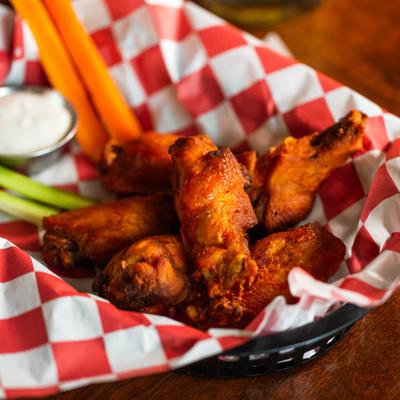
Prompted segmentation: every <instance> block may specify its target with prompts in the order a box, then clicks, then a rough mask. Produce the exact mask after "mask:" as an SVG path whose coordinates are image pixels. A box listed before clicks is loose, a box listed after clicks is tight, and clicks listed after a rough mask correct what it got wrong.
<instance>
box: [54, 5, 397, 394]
mask: <svg viewBox="0 0 400 400" xmlns="http://www.w3.org/2000/svg"><path fill="white" fill-rule="evenodd" d="M399 21H400V7H399V0H380V1H376V0H351V1H349V0H326V1H325V2H324V3H323V5H322V6H320V7H319V8H317V9H315V10H314V11H312V12H309V13H308V14H305V15H303V16H300V17H297V18H295V19H292V20H289V21H285V22H282V23H280V24H278V25H276V26H274V27H273V30H275V31H277V32H279V34H280V35H281V36H282V37H283V39H284V40H285V42H286V43H287V44H288V46H289V48H290V49H291V50H292V51H293V53H294V54H295V55H296V57H297V58H298V59H299V60H301V61H303V62H305V63H307V64H309V65H311V66H313V67H315V68H317V69H319V70H321V71H323V72H325V73H326V74H328V75H330V76H332V77H333V78H335V79H337V80H339V81H341V82H343V83H344V84H346V85H348V86H351V87H352V88H354V89H356V90H358V91H359V92H361V93H362V94H364V95H366V96H367V97H369V98H370V99H372V100H374V101H376V102H377V103H378V104H380V105H382V106H383V107H385V108H386V109H388V110H389V111H391V112H394V113H396V114H398V115H400V61H399V60H400V29H399V27H398V22H399ZM256 33H257V34H259V35H260V36H261V35H263V34H265V33H266V30H264V31H263V32H256ZM399 332H400V295H397V296H396V297H395V298H393V299H392V300H391V301H389V302H388V303H387V304H385V305H384V306H382V307H380V308H378V309H377V310H375V311H373V312H371V313H370V314H369V315H367V317H365V318H364V319H363V320H362V321H360V322H359V323H357V324H356V326H355V327H354V328H353V329H352V330H351V332H350V333H349V334H348V335H347V336H346V337H345V339H344V340H343V341H342V342H340V343H339V344H338V345H337V346H336V347H335V348H334V349H333V350H332V351H330V352H329V353H328V354H327V355H326V356H324V357H323V358H321V359H319V360H316V361H314V362H313V363H312V364H310V365H307V366H306V367H304V368H303V369H301V370H298V371H296V372H289V373H283V374H276V375H273V376H267V377H262V378H253V379H236V380H229V381H227V380H210V379H199V378H191V377H188V376H183V375H178V374H175V373H168V374H163V375H157V376H150V377H145V378H138V379H131V380H127V381H122V382H117V383H110V384H99V385H93V386H89V387H85V388H82V389H77V390H74V391H71V392H67V393H64V394H60V395H56V396H53V397H51V398H52V399H57V400H61V399H63V400H67V399H85V400H89V399H113V400H116V399H133V398H134V399H138V400H139V399H158V400H162V399H174V400H179V399H182V400H189V399H190V400H195V399H199V400H200V399H213V400H218V399H227V400H228V399H229V400H235V399H244V400H246V399H248V400H262V399H273V400H278V399H297V400H302V399H305V400H317V399H321V400H322V399H324V400H326V399H328V400H336V399H340V400H347V399H352V400H357V399H362V400H366V399H382V400H391V399H393V400H395V399H399V398H400V334H399ZM76 367H77V368H79V366H78V365H77V366H76Z"/></svg>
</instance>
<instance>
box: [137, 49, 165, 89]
mask: <svg viewBox="0 0 400 400" xmlns="http://www.w3.org/2000/svg"><path fill="white" fill-rule="evenodd" d="M131 64H132V66H133V68H134V70H135V71H136V74H137V76H138V77H139V79H140V82H141V83H142V85H143V87H144V89H145V90H146V92H147V94H153V93H154V92H156V91H157V90H160V89H162V88H164V87H165V86H167V85H169V84H170V83H171V79H170V76H169V74H168V71H167V68H166V66H165V63H164V60H163V56H162V53H161V50H160V47H159V46H153V47H150V48H149V49H147V50H144V51H143V52H142V53H141V54H140V55H139V56H137V57H134V58H133V59H132V60H131Z"/></svg>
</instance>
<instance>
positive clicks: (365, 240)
mask: <svg viewBox="0 0 400 400" xmlns="http://www.w3.org/2000/svg"><path fill="white" fill-rule="evenodd" d="M378 254H379V246H378V245H377V244H376V243H375V241H374V239H373V238H372V236H371V235H370V234H369V232H368V231H367V229H366V228H365V227H364V226H362V227H361V229H360V230H359V232H358V233H357V236H356V238H355V240H354V244H353V248H352V254H351V258H350V259H349V260H348V265H349V267H350V271H351V272H352V273H355V272H359V271H361V270H362V269H363V268H364V267H365V266H366V265H367V264H369V263H370V262H371V261H372V260H373V259H374V258H375V257H376V256H377V255H378Z"/></svg>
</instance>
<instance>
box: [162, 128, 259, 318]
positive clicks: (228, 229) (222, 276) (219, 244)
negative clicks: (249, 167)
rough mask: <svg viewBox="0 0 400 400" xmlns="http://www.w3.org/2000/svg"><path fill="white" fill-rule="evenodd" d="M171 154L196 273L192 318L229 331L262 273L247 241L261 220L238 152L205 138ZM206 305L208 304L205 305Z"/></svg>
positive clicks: (181, 144) (184, 141) (185, 142)
mask: <svg viewBox="0 0 400 400" xmlns="http://www.w3.org/2000/svg"><path fill="white" fill-rule="evenodd" d="M170 154H171V156H172V159H173V162H174V168H173V175H172V183H173V190H174V195H175V209H176V211H177V214H178V218H179V220H180V224H181V234H182V238H183V243H184V248H185V250H186V252H187V253H188V255H189V259H190V260H191V261H192V262H193V263H194V267H195V272H194V273H193V275H192V280H193V281H194V282H195V288H194V290H193V293H192V294H193V297H194V298H196V299H194V300H193V303H192V304H189V305H188V307H187V314H188V316H189V318H190V319H191V320H192V321H194V322H199V323H201V321H202V320H205V319H207V318H211V319H215V320H216V321H218V324H221V325H224V324H225V323H226V322H227V321H231V320H232V319H234V320H235V319H239V318H240V316H241V306H240V296H241V293H242V292H243V290H244V289H245V288H246V287H247V286H249V285H250V284H251V282H252V280H253V279H254V276H255V275H256V273H257V264H256V263H255V262H254V260H252V258H251V256H250V251H249V247H248V242H247V237H246V231H247V230H248V229H249V228H251V227H252V226H253V225H255V224H256V216H255V213H254V210H253V207H252V205H251V202H250V198H249V196H248V195H247V193H246V192H245V191H244V185H245V177H244V175H243V172H242V169H241V167H240V165H239V163H238V162H237V160H236V158H235V157H234V155H233V154H232V152H231V151H230V150H229V149H227V148H223V149H221V150H218V149H217V148H216V147H215V145H214V144H213V143H212V142H211V141H210V139H208V138H207V137H205V136H197V137H186V138H181V139H179V140H178V141H177V142H175V144H174V145H173V146H171V148H170ZM202 290H205V293H206V295H205V296H201V295H200V294H201V292H202ZM195 293H199V295H198V296H197V295H195ZM202 299H203V300H204V299H206V301H207V303H208V304H206V305H201V304H200V303H201V302H202ZM197 300H198V301H199V302H197Z"/></svg>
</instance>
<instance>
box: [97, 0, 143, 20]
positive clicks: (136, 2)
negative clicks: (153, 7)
mask: <svg viewBox="0 0 400 400" xmlns="http://www.w3.org/2000/svg"><path fill="white" fill-rule="evenodd" d="M104 1H105V3H106V4H107V7H108V9H109V11H110V14H111V15H112V17H113V18H114V19H118V18H122V17H125V16H126V15H128V14H130V13H131V12H132V11H135V10H136V9H137V8H139V7H141V6H142V5H143V4H144V1H143V0H123V1H121V0H117V1H115V0H104Z"/></svg>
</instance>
